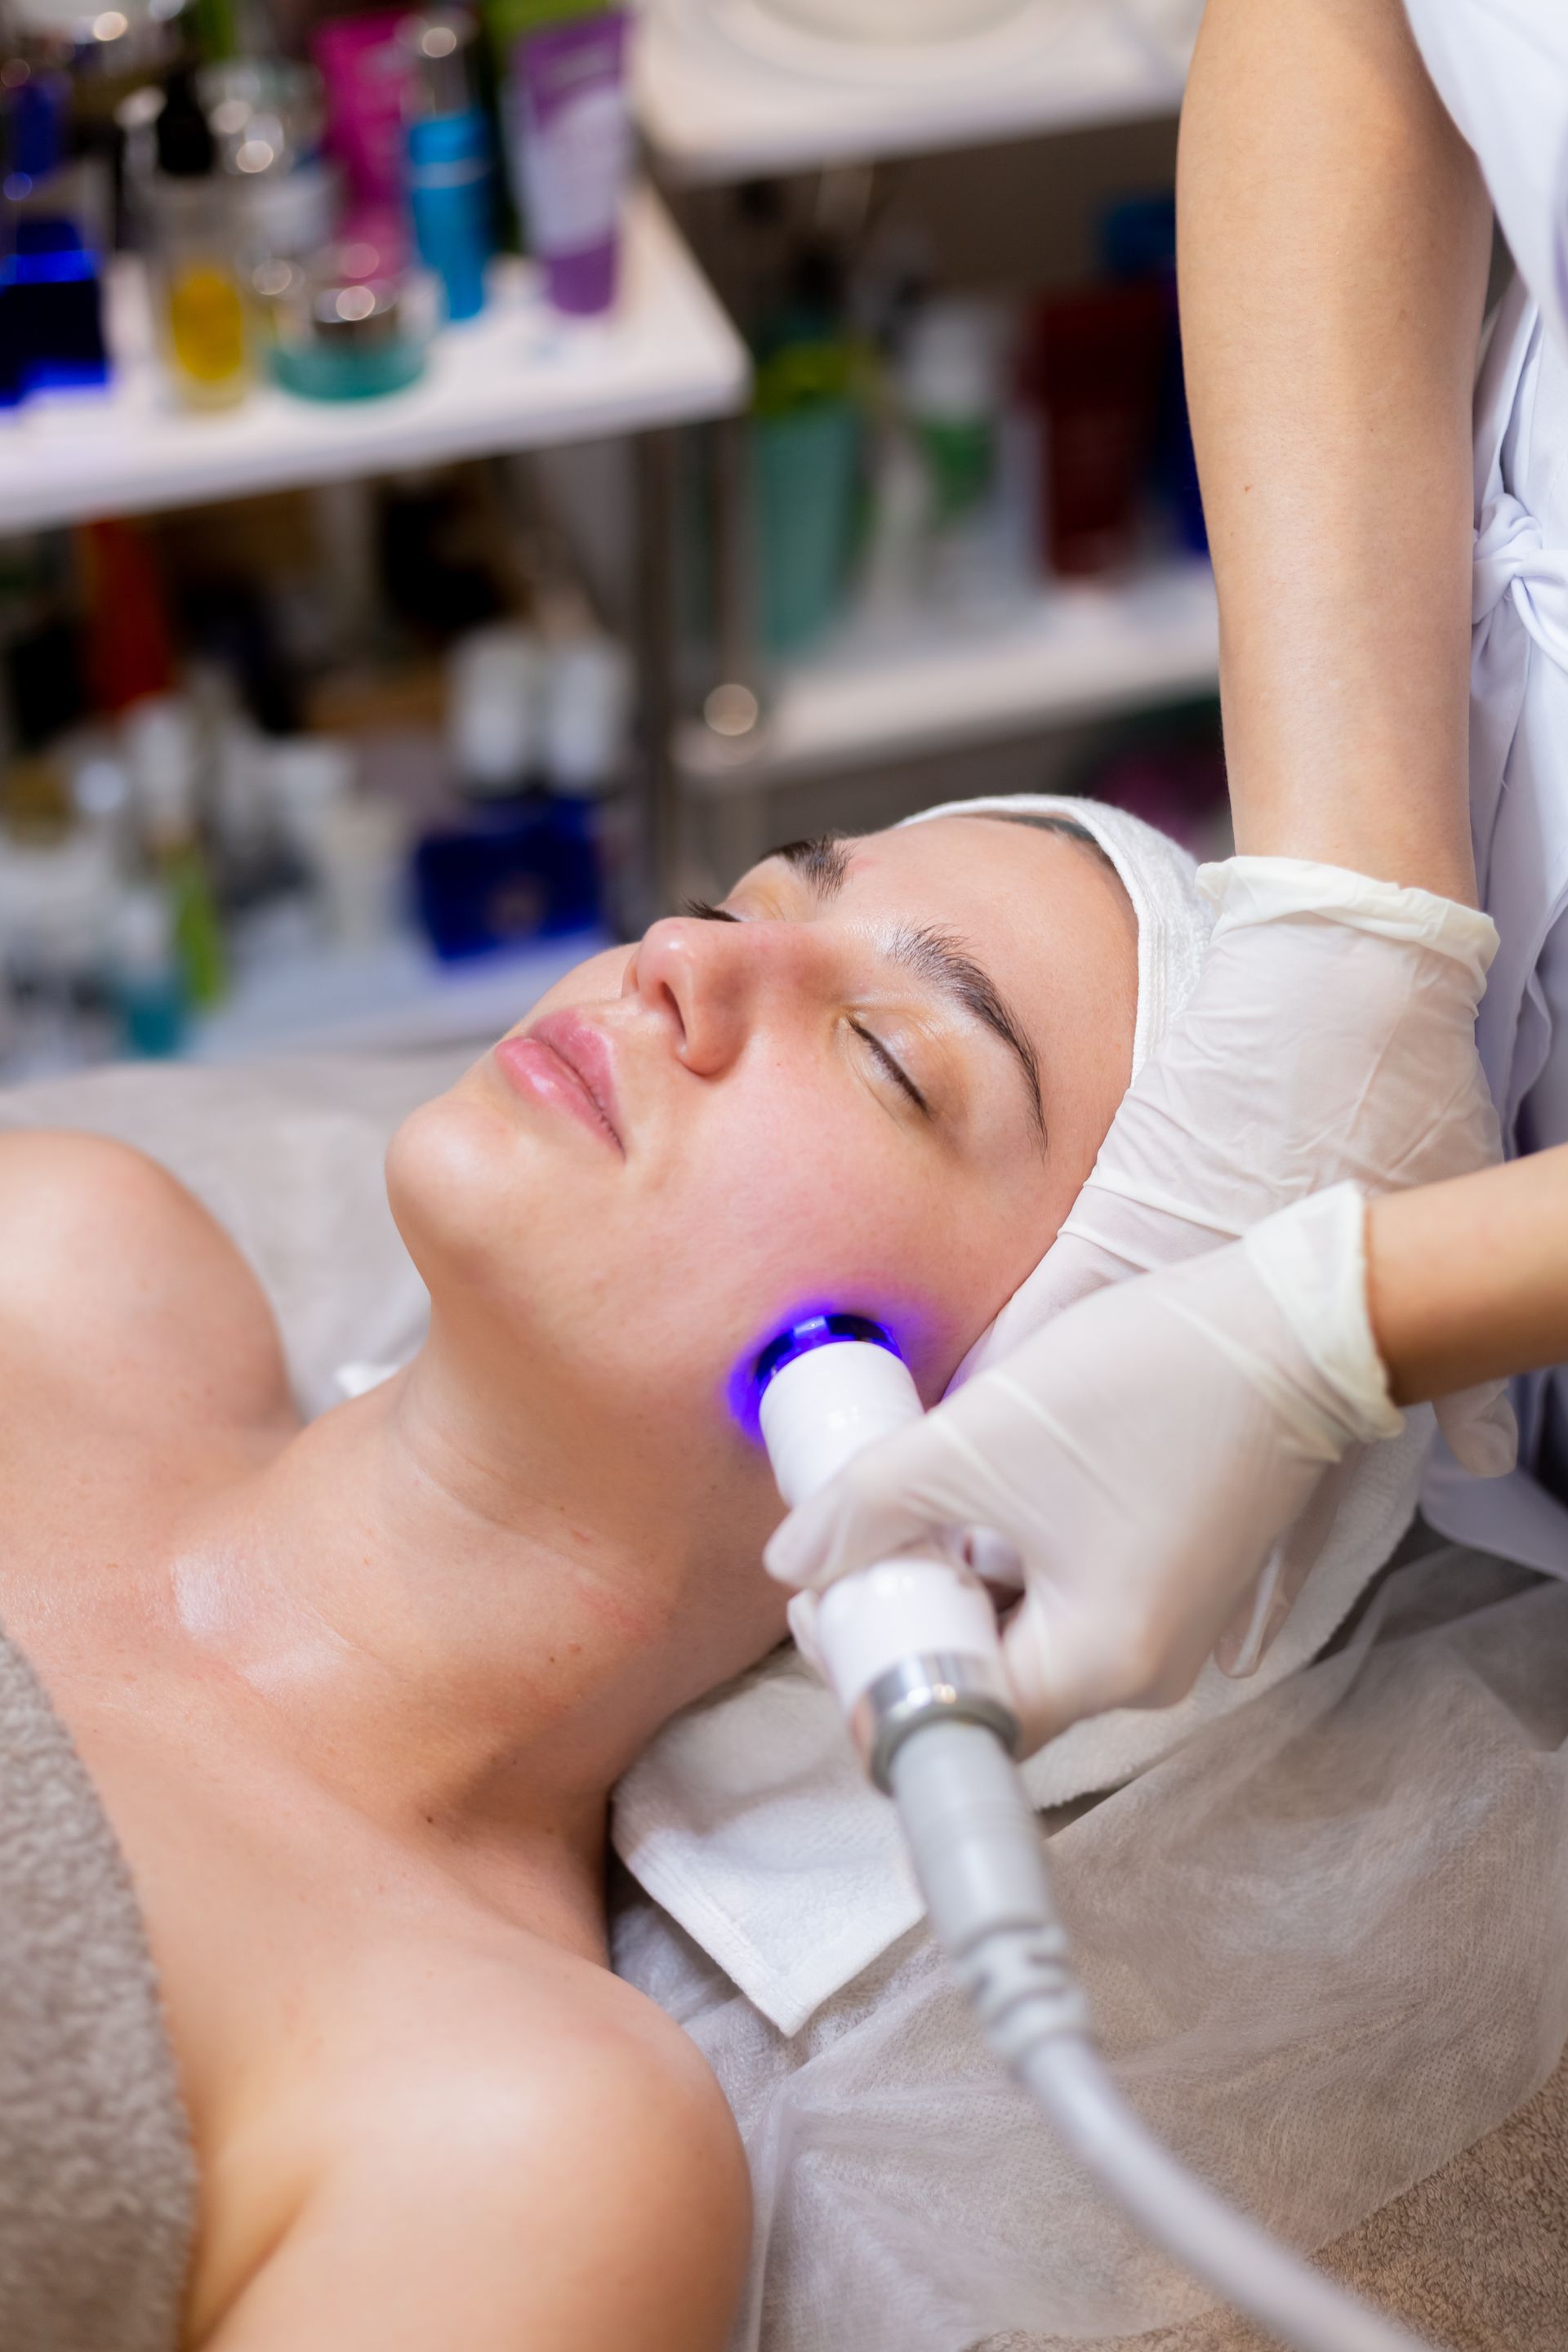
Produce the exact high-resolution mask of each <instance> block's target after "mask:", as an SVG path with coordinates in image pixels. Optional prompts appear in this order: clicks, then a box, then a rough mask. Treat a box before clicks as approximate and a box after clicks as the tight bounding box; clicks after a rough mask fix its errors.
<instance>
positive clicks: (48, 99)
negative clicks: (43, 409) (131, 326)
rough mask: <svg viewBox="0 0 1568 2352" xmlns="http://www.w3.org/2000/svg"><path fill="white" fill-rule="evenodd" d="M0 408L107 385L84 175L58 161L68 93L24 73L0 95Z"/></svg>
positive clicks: (80, 168)
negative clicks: (1, 140) (1, 192)
mask: <svg viewBox="0 0 1568 2352" xmlns="http://www.w3.org/2000/svg"><path fill="white" fill-rule="evenodd" d="M5 100H6V104H5V151H6V152H5V252H4V255H3V257H0V405H6V406H10V405H14V404H16V402H17V401H18V400H23V399H26V396H27V394H29V393H34V392H76V391H81V390H84V389H89V388H94V387H96V386H98V385H100V384H103V383H107V382H108V380H109V353H108V351H107V349H106V347H105V344H104V339H103V297H102V289H101V286H100V278H99V265H98V256H97V254H96V252H95V251H94V249H93V244H92V241H91V239H90V236H89V232H88V214H89V210H90V194H91V191H90V187H89V167H87V166H86V165H79V164H72V163H70V162H69V161H68V152H67V149H68V121H69V108H70V89H69V85H68V82H67V81H66V79H65V78H64V76H63V75H59V74H29V73H28V72H27V71H26V68H25V67H24V68H21V69H20V73H19V76H18V78H17V79H16V80H14V81H10V82H8V83H7V85H6V89H5Z"/></svg>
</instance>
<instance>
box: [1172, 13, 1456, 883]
mask: <svg viewBox="0 0 1568 2352" xmlns="http://www.w3.org/2000/svg"><path fill="white" fill-rule="evenodd" d="M1178 196H1179V203H1180V237H1181V297H1182V336H1183V344H1184V353H1185V362H1186V374H1187V389H1188V397H1189V400H1190V403H1191V407H1192V418H1193V433H1194V442H1195V445H1196V449H1197V456H1198V465H1199V471H1200V475H1201V478H1202V481H1203V491H1204V504H1205V509H1206V512H1207V516H1208V525H1209V534H1210V539H1211V541H1212V545H1213V551H1214V562H1215V580H1216V583H1217V585H1218V590H1219V606H1220V645H1221V679H1222V695H1223V701H1224V711H1225V735H1226V760H1227V762H1228V766H1229V772H1230V789H1231V796H1232V801H1233V803H1234V808H1235V814H1236V829H1237V846H1238V848H1240V849H1241V850H1242V851H1244V852H1248V853H1252V854H1255V855H1272V856H1292V857H1310V858H1317V859H1321V860H1322V861H1323V862H1325V863H1327V864H1330V865H1335V866H1349V867H1352V868H1353V869H1355V870H1358V871H1360V872H1363V873H1367V874H1372V875H1375V876H1377V877H1380V878H1382V879H1384V880H1388V881H1394V882H1399V883H1404V884H1413V885H1419V886H1421V887H1425V888H1427V889H1431V890H1435V891H1437V892H1438V893H1440V894H1441V895H1443V896H1445V897H1447V898H1469V897H1470V896H1471V894H1472V893H1473V890H1474V877H1473V871H1472V866H1471V858H1470V846H1469V827H1468V792H1467V761H1466V747H1467V726H1468V675H1469V634H1470V622H1469V614H1470V576H1469V575H1470V541H1471V499H1472V492H1471V463H1470V404H1471V385H1472V377H1473V373H1474V365H1475V355H1476V347H1477V338H1478V334H1479V327H1480V321H1481V310H1482V303H1483V299H1484V295H1485V289H1486V279H1487V268H1488V260H1489V250H1490V218H1491V215H1490V208H1489V204H1488V201H1487V197H1486V193H1485V190H1484V187H1483V185H1482V183H1481V178H1480V173H1479V169H1478V167H1477V164H1476V162H1475V158H1474V157H1473V155H1472V154H1471V152H1470V151H1469V149H1468V147H1467V146H1466V145H1465V143H1464V142H1463V141H1462V140H1461V138H1460V137H1459V135H1458V131H1456V130H1455V129H1454V127H1453V124H1452V123H1451V122H1450V121H1449V119H1448V117H1447V113H1446V112H1445V111H1444V109H1443V107H1442V105H1441V103H1440V101H1439V100H1438V99H1437V96H1436V92H1435V91H1434V89H1433V88H1432V85H1431V83H1430V81H1429V80H1428V79H1427V76H1426V69H1425V68H1424V67H1423V65H1422V63H1421V59H1420V57H1419V55H1418V54H1417V52H1416V49H1415V44H1414V42H1413V41H1412V39H1411V37H1410V32H1409V28H1408V26H1407V24H1406V22H1405V13H1404V9H1403V7H1402V5H1400V0H1268V5H1266V6H1259V5H1258V0H1209V5H1208V10H1207V14H1206V16H1205V20H1204V26H1203V32H1202V35H1201V37H1200V38H1199V42H1198V46H1197V51H1196V55H1195V56H1194V60H1193V68H1192V73H1191V77H1190V79H1189V81H1188V85H1187V96H1186V102H1185V105H1184V110H1183V116H1182V141H1181V158H1180V166H1179V175H1178Z"/></svg>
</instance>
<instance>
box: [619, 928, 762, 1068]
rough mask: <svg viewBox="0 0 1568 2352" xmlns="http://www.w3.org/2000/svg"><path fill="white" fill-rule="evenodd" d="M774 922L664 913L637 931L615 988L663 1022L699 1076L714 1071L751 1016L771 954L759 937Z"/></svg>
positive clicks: (727, 1058) (730, 1057) (737, 1044)
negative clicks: (638, 934)
mask: <svg viewBox="0 0 1568 2352" xmlns="http://www.w3.org/2000/svg"><path fill="white" fill-rule="evenodd" d="M776 928H777V926H775V925H773V924H763V923H715V922H710V921H706V920H703V919H698V918H695V917H690V916H684V915H670V916H666V917H665V918H664V919H663V920H662V921H660V922H657V923H654V924H652V925H651V926H650V927H649V929H647V931H645V932H644V934H643V936H642V939H641V940H640V941H639V942H638V944H637V950H636V951H635V953H634V954H633V956H632V960H631V962H630V963H629V964H628V966H627V968H626V979H625V982H623V993H625V994H628V995H630V994H636V995H637V996H638V997H640V998H641V1000H642V1002H643V1003H644V1004H645V1005H647V1008H648V1009H649V1011H650V1012H653V1013H658V1015H659V1016H660V1018H661V1019H663V1020H664V1021H665V1022H667V1023H668V1025H669V1028H670V1030H671V1032H672V1034H673V1042H674V1045H675V1050H676V1052H677V1054H678V1055H679V1057H680V1059H681V1061H682V1062H684V1063H685V1065H686V1066H687V1068H688V1069H689V1070H692V1071H695V1072H696V1074H697V1075H698V1076H700V1077H717V1076H719V1075H720V1074H721V1072H722V1071H723V1070H725V1069H726V1068H728V1066H730V1064H731V1062H733V1061H734V1059H735V1058H736V1056H737V1055H738V1054H739V1053H740V1051H741V1049H742V1045H744V1044H745V1041H746V1039H747V1037H748V1036H749V1035H750V1034H751V1032H752V1028H753V1026H754V1024H755V1023H756V1021H757V1018H758V1016H759V1013H760V1009H761V1005H762V1002H763V996H764V994H765V992H766V987H767V982H768V977H769V968H770V967H771V966H772V964H773V961H775V959H774V958H773V957H772V956H770V954H769V952H768V942H767V941H766V940H764V939H763V937H762V934H763V932H764V931H771V930H773V929H776Z"/></svg>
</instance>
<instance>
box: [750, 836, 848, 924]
mask: <svg viewBox="0 0 1568 2352" xmlns="http://www.w3.org/2000/svg"><path fill="white" fill-rule="evenodd" d="M769 857H780V858H782V859H783V860H784V864H785V865H786V866H789V867H790V868H791V869H792V871H793V872H795V873H796V874H798V875H799V876H800V878H801V880H802V881H803V882H804V883H805V886H806V887H807V889H808V890H809V891H810V892H811V894H812V896H813V897H814V898H816V899H818V900H820V901H821V903H822V904H823V905H824V906H826V904H827V903H828V901H829V900H830V899H832V898H837V896H838V893H839V892H840V890H842V889H843V887H844V885H845V883H846V881H847V879H848V875H849V844H848V843H847V841H845V840H843V839H842V838H841V837H840V836H839V835H837V834H836V833H817V834H813V835H811V836H810V838H809V839H808V840H805V841H784V842H781V843H780V844H779V846H778V847H777V848H776V849H770V850H769V851H768V853H767V856H765V857H763V858H761V859H759V861H758V863H759V864H760V865H763V866H765V865H766V864H767V861H768V858H769Z"/></svg>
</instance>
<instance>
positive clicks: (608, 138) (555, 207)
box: [510, 8, 631, 318]
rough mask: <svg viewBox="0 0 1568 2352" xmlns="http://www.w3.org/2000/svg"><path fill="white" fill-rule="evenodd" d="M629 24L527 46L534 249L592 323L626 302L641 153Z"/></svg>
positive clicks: (591, 20) (577, 25) (524, 110)
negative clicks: (623, 281)
mask: <svg viewBox="0 0 1568 2352" xmlns="http://www.w3.org/2000/svg"><path fill="white" fill-rule="evenodd" d="M510 100H511V103H510V118H511V119H510V130H511V135H512V142H513V159H514V164H515V170H516V184H517V186H518V188H519V189H520V191H521V196H522V208H523V212H524V215H526V218H527V222H528V238H529V245H530V247H531V250H532V252H533V253H534V254H535V255H536V256H537V257H538V258H539V260H540V262H541V263H542V267H543V270H544V288H545V292H546V293H547V294H548V296H549V298H550V299H551V301H552V303H553V304H554V306H555V308H556V309H557V310H563V311H566V312H568V313H569V314H571V315H572V316H574V317H577V318H585V317H591V316H592V315H593V314H594V313H595V312H597V311H603V310H608V309H609V308H610V305H611V304H612V302H613V301H614V300H615V296H616V257H617V250H618V247H619V244H620V215H621V199H622V197H623V195H624V194H625V193H626V174H627V168H628V163H629V159H630V152H631V129H630V121H629V118H628V115H627V110H626V16H625V14H624V13H623V12H622V11H621V10H620V9H618V8H616V9H607V10H606V11H605V13H604V14H603V15H599V16H575V17H572V18H570V19H568V20H567V21H566V22H565V23H564V24H560V25H552V26H549V27H548V29H547V30H545V31H544V32H542V33H534V34H531V35H530V36H528V37H525V38H524V39H522V40H521V41H519V42H518V43H517V45H516V47H514V49H513V51H512V58H511V92H510Z"/></svg>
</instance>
